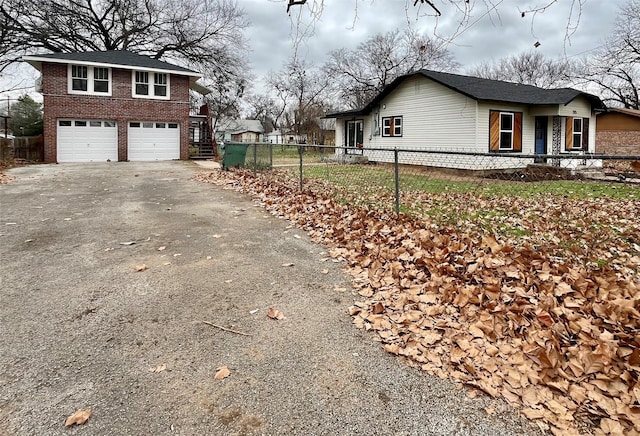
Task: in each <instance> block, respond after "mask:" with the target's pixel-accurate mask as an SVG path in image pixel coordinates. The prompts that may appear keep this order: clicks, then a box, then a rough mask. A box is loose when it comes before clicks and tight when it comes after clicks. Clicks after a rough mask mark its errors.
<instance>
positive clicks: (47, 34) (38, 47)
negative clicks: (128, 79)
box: [0, 0, 247, 75]
mask: <svg viewBox="0 0 640 436" xmlns="http://www.w3.org/2000/svg"><path fill="white" fill-rule="evenodd" d="M246 26H247V22H246V20H245V18H244V13H243V12H242V10H241V9H239V8H238V6H237V4H236V3H235V2H234V1H232V0H208V1H201V0H0V71H2V70H4V69H5V68H6V67H7V66H8V65H10V64H12V63H14V62H17V61H18V60H19V59H20V57H21V56H22V55H24V54H33V53H50V52H53V53H59V52H72V51H82V50H86V51H96V50H129V51H132V52H135V53H139V54H145V55H149V56H152V57H154V58H157V59H165V60H173V61H178V62H179V63H180V64H182V65H184V66H187V67H190V66H198V67H199V68H201V69H202V70H203V71H204V70H207V71H209V70H213V71H215V73H216V74H217V75H224V74H225V73H226V71H227V69H228V68H227V66H228V64H229V63H231V64H236V63H238V62H239V60H238V57H237V56H236V52H241V51H243V50H244V49H245V47H244V46H245V42H244V38H243V36H242V30H243V29H244V28H245V27H246Z"/></svg>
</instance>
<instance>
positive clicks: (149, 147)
mask: <svg viewBox="0 0 640 436" xmlns="http://www.w3.org/2000/svg"><path fill="white" fill-rule="evenodd" d="M128 130H129V138H128V139H129V155H128V158H129V160H131V161H144V160H172V159H180V126H179V125H178V123H165V122H154V123H152V122H135V121H131V122H129V129H128Z"/></svg>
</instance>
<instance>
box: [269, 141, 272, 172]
mask: <svg viewBox="0 0 640 436" xmlns="http://www.w3.org/2000/svg"><path fill="white" fill-rule="evenodd" d="M269 169H270V170H272V169H273V143H271V142H270V143H269Z"/></svg>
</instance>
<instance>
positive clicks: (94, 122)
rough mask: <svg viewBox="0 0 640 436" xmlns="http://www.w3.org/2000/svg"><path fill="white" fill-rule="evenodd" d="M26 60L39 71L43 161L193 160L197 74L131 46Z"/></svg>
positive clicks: (31, 57) (37, 56) (25, 58)
mask: <svg viewBox="0 0 640 436" xmlns="http://www.w3.org/2000/svg"><path fill="white" fill-rule="evenodd" d="M23 60H25V61H26V62H28V63H29V64H31V65H32V66H33V67H35V68H36V69H37V70H39V71H40V73H41V74H42V76H41V80H39V82H40V83H41V90H40V92H42V95H43V97H44V147H45V153H44V160H45V162H90V161H102V162H104V161H108V160H111V161H127V160H131V161H133V160H139V161H146V160H170V159H188V157H189V125H190V124H189V89H194V90H197V91H199V92H205V91H204V88H202V87H200V86H199V85H197V84H196V80H198V79H199V78H200V77H201V76H200V74H198V73H197V72H195V71H191V70H188V69H186V68H182V67H179V66H176V65H172V64H169V63H167V62H163V61H160V60H157V59H153V58H150V57H147V56H141V55H137V54H134V53H131V52H127V51H102V52H82V53H54V54H45V55H33V56H25V57H24V58H23Z"/></svg>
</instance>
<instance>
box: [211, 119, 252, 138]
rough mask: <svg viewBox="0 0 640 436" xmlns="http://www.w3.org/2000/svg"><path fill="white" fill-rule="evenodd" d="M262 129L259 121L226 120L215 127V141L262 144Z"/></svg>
mask: <svg viewBox="0 0 640 436" xmlns="http://www.w3.org/2000/svg"><path fill="white" fill-rule="evenodd" d="M263 135H264V128H263V127H262V123H261V122H260V120H226V121H221V122H220V124H219V125H218V126H217V127H216V139H218V140H219V141H225V142H228V141H232V142H262V140H263Z"/></svg>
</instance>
